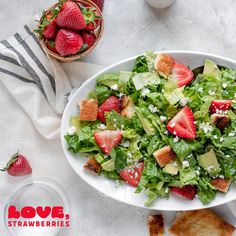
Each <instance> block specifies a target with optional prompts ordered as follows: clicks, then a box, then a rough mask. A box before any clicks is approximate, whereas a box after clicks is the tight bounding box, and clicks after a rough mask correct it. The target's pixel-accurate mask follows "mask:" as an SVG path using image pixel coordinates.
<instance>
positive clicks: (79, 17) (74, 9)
mask: <svg viewBox="0 0 236 236" xmlns="http://www.w3.org/2000/svg"><path fill="white" fill-rule="evenodd" d="M56 21H57V25H58V26H60V27H61V28H68V29H72V30H81V29H85V28H86V21H85V18H84V15H83V13H82V12H81V10H80V8H79V6H78V5H77V4H76V3H75V2H70V1H69V2H65V3H63V4H62V7H61V11H60V12H59V14H58V15H57V18H56Z"/></svg>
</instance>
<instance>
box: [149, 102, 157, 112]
mask: <svg viewBox="0 0 236 236" xmlns="http://www.w3.org/2000/svg"><path fill="white" fill-rule="evenodd" d="M148 109H149V110H150V112H152V113H155V112H157V111H158V109H157V107H155V106H154V105H153V104H150V105H149V106H148Z"/></svg>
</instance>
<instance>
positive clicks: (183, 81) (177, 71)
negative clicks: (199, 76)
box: [171, 62, 194, 87]
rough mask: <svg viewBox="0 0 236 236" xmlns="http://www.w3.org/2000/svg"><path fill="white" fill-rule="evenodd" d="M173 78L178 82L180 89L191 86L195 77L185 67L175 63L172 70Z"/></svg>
mask: <svg viewBox="0 0 236 236" xmlns="http://www.w3.org/2000/svg"><path fill="white" fill-rule="evenodd" d="M171 73H172V77H173V78H174V79H176V80H177V82H178V87H182V86H184V85H187V84H189V83H190V82H191V81H192V80H193V77H194V74H193V72H192V71H191V70H190V69H189V68H188V67H187V66H185V65H183V64H180V63H176V62H175V63H174V65H173V66H172V69H171Z"/></svg>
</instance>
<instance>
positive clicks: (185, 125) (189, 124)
mask: <svg viewBox="0 0 236 236" xmlns="http://www.w3.org/2000/svg"><path fill="white" fill-rule="evenodd" d="M167 129H168V131H169V132H170V133H172V134H174V135H176V136H178V137H181V138H186V139H194V138H196V124H195V120H194V114H193V112H192V110H191V109H190V108H189V107H188V106H185V107H184V108H183V109H182V110H180V111H179V112H178V113H177V114H176V115H175V116H174V117H173V118H172V119H171V120H170V121H169V122H168V124H167Z"/></svg>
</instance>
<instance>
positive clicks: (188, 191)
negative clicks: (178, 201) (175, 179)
mask: <svg viewBox="0 0 236 236" xmlns="http://www.w3.org/2000/svg"><path fill="white" fill-rule="evenodd" d="M170 191H171V192H172V193H175V194H177V195H179V196H181V197H184V198H186V199H189V200H193V199H194V197H195V195H196V194H197V186H195V185H185V186H183V187H181V188H179V187H171V188H170Z"/></svg>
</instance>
